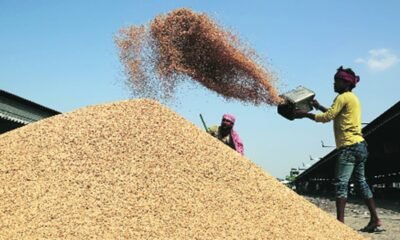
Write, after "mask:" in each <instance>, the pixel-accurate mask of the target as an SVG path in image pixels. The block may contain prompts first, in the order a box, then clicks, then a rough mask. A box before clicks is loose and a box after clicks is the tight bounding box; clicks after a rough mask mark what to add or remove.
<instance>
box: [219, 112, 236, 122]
mask: <svg viewBox="0 0 400 240" xmlns="http://www.w3.org/2000/svg"><path fill="white" fill-rule="evenodd" d="M222 119H226V120H229V121H231V122H232V123H235V120H236V119H235V116H233V115H232V114H228V113H225V114H224V115H223V116H222Z"/></svg>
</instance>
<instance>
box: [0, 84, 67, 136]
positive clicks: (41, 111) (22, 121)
mask: <svg viewBox="0 0 400 240" xmlns="http://www.w3.org/2000/svg"><path fill="white" fill-rule="evenodd" d="M57 114H60V112H58V111H56V110H53V109H50V108H47V107H44V106H42V105H40V104H37V103H34V102H32V101H29V100H27V99H24V98H22V97H19V96H17V95H14V94H12V93H9V92H7V91H4V90H1V89H0V134H2V133H5V132H7V131H10V130H13V129H15V128H18V127H21V126H24V125H27V124H29V123H32V122H35V121H38V120H41V119H43V118H47V117H51V116H54V115H57Z"/></svg>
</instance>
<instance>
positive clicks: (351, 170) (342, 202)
mask: <svg viewBox="0 0 400 240" xmlns="http://www.w3.org/2000/svg"><path fill="white" fill-rule="evenodd" d="M359 81H360V78H359V77H358V76H356V74H355V73H354V72H353V70H351V69H350V68H347V69H343V67H342V66H340V68H338V69H337V72H336V74H335V76H334V91H335V92H336V93H338V95H337V96H336V98H335V99H334V101H333V104H332V105H331V107H330V108H325V107H323V106H321V105H320V104H319V103H318V101H317V100H314V101H313V102H312V105H313V106H314V108H315V109H317V110H320V111H322V112H323V113H320V114H313V113H308V112H306V111H304V110H298V111H296V113H295V116H296V118H304V117H306V118H309V119H311V120H314V121H316V122H322V123H326V122H329V121H331V120H333V128H334V134H335V141H336V148H337V150H338V160H337V163H336V169H335V189H336V190H335V195H336V213H337V219H338V220H339V221H341V222H343V223H344V209H345V206H346V201H347V193H348V184H349V180H350V177H351V176H352V175H353V177H354V181H355V185H356V187H357V190H358V192H359V193H360V194H361V196H362V197H363V198H364V200H365V203H366V205H367V206H368V209H369V212H370V220H369V223H368V224H367V226H365V227H364V228H363V229H361V230H362V231H365V232H373V231H375V230H376V228H377V227H379V226H381V220H380V219H379V217H378V214H377V212H376V207H375V201H374V198H373V195H372V192H371V189H370V187H369V185H368V184H367V182H366V179H365V162H366V161H367V158H368V150H367V143H366V142H365V140H364V138H363V136H362V132H361V104H360V102H359V100H358V98H357V96H356V95H355V94H354V93H353V92H352V90H353V88H355V87H356V84H357V83H358V82H359Z"/></svg>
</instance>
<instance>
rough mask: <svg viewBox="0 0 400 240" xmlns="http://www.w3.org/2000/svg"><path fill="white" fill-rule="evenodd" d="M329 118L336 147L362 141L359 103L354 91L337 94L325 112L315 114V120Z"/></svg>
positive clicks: (327, 119) (319, 120) (321, 120)
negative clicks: (331, 122)
mask: <svg viewBox="0 0 400 240" xmlns="http://www.w3.org/2000/svg"><path fill="white" fill-rule="evenodd" d="M331 120H333V130H334V133H335V141H336V147H337V148H340V147H344V146H350V145H353V144H355V143H359V142H362V141H364V138H363V137H362V132H361V104H360V101H359V100H358V98H357V96H356V95H355V94H354V93H352V92H344V93H342V94H339V95H338V96H337V97H336V98H335V100H334V101H333V104H332V106H331V107H330V108H329V109H328V110H327V111H326V112H324V113H320V114H316V115H315V121H317V122H323V123H325V122H329V121H331Z"/></svg>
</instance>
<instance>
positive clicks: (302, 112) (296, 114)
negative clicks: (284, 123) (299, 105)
mask: <svg viewBox="0 0 400 240" xmlns="http://www.w3.org/2000/svg"><path fill="white" fill-rule="evenodd" d="M293 117H294V118H305V117H306V118H309V119H311V120H315V115H314V114H312V113H309V112H307V111H305V110H301V109H298V110H295V111H294V114H293Z"/></svg>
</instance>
